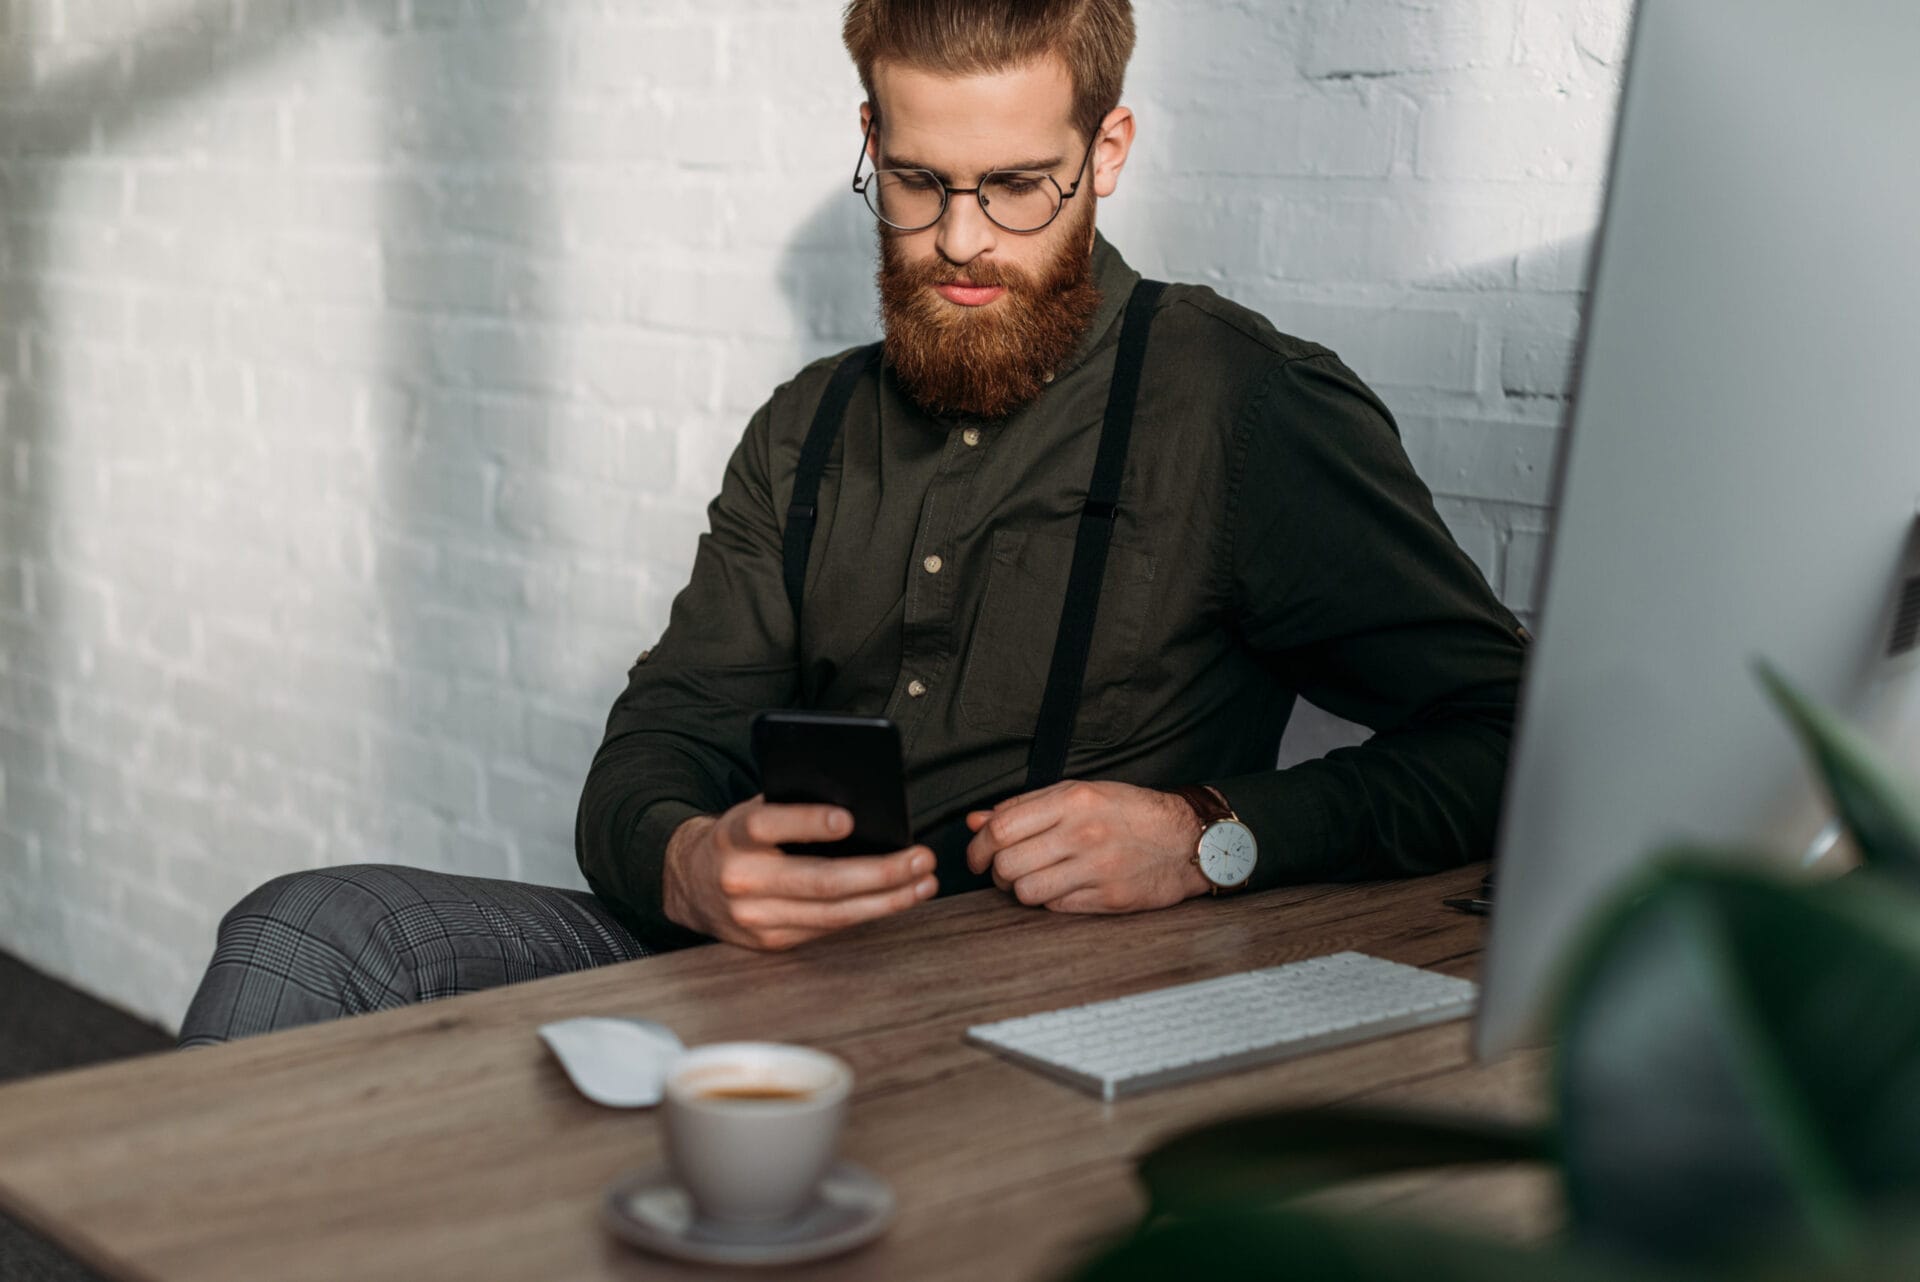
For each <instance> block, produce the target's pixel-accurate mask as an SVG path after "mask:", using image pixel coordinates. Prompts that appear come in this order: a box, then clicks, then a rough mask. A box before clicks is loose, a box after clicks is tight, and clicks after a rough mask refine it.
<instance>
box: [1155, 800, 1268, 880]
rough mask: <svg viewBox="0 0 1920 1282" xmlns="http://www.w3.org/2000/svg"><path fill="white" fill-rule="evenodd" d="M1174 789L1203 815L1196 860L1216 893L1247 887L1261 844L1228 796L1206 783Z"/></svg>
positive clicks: (1194, 810)
mask: <svg viewBox="0 0 1920 1282" xmlns="http://www.w3.org/2000/svg"><path fill="white" fill-rule="evenodd" d="M1172 791H1173V793H1174V795H1175V796H1177V797H1180V798H1181V799H1182V800H1184V801H1185V802H1186V803H1187V804H1188V805H1189V806H1192V807H1193V813H1194V814H1196V815H1198V816H1199V817H1200V840H1199V842H1198V844H1197V845H1196V846H1195V847H1194V852H1193V862H1194V863H1195V865H1197V866H1198V867H1199V869H1200V875H1201V876H1202V877H1205V878H1206V879H1207V882H1208V883H1209V884H1210V885H1211V886H1212V887H1213V893H1214V894H1216V895H1224V894H1229V893H1231V892H1233V891H1236V890H1244V889H1245V888H1246V885H1247V882H1248V880H1249V879H1250V878H1252V876H1253V865H1254V863H1255V861H1256V860H1258V859H1259V857H1260V843H1259V842H1257V841H1255V840H1254V839H1253V830H1252V829H1251V828H1249V827H1247V826H1246V825H1245V824H1244V823H1242V822H1240V816H1239V815H1236V814H1234V813H1233V807H1232V806H1230V805H1228V804H1227V799H1226V798H1225V797H1223V796H1221V795H1220V793H1219V791H1218V790H1217V789H1215V788H1213V787H1211V786H1209V785H1207V784H1201V783H1190V784H1183V785H1181V786H1180V787H1178V788H1175V789H1173V790H1172Z"/></svg>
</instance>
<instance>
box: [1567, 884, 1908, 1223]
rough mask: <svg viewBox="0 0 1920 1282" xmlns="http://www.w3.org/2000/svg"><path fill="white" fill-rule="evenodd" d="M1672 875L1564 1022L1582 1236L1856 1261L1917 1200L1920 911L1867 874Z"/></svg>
mask: <svg viewBox="0 0 1920 1282" xmlns="http://www.w3.org/2000/svg"><path fill="white" fill-rule="evenodd" d="M1666 859H1667V864H1666V866H1664V867H1662V868H1661V869H1660V870H1658V871H1657V872H1655V873H1653V874H1652V875H1651V876H1650V878H1649V879H1647V880H1645V881H1643V882H1642V883H1641V884H1640V886H1639V887H1638V888H1637V889H1636V890H1635V891H1634V892H1632V893H1630V894H1629V895H1627V896H1626V897H1625V898H1624V899H1623V900H1622V901H1621V902H1619V903H1618V904H1616V905H1615V906H1614V907H1613V908H1612V909H1610V910H1609V911H1608V913H1607V914H1606V916H1605V917H1604V918H1603V919H1602V921H1601V923H1600V924H1599V925H1598V926H1597V927H1596V929H1595V931H1594V933H1593V935H1592V937H1591V941H1592V942H1591V943H1590V945H1589V947H1588V948H1587V949H1586V950H1585V952H1584V953H1583V955H1582V958H1581V960H1580V961H1579V962H1577V963H1576V965H1575V967H1574V969H1573V971H1572V974H1573V976H1574V979H1573V981H1572V983H1571V984H1570V985H1569V988H1568V991H1567V996H1566V998H1565V1001H1564V1003H1563V1006H1562V1012H1561V1017H1560V1054H1559V1057H1558V1060H1557V1063H1556V1070H1557V1072H1556V1091H1557V1094H1558V1097H1559V1113H1560V1133H1561V1139H1562V1151H1563V1161H1564V1164H1565V1170H1564V1174H1565V1178H1566V1186H1567V1203H1568V1210H1569V1212H1570V1214H1571V1216H1572V1221H1573V1227H1574V1229H1575V1232H1576V1234H1577V1235H1578V1236H1579V1237H1580V1238H1581V1239H1582V1240H1585V1241H1589V1242H1596V1243H1600V1244H1604V1245H1605V1246H1607V1247H1609V1248H1613V1249H1616V1250H1621V1251H1626V1252H1632V1253H1635V1254H1637V1255H1640V1256H1645V1257H1651V1258H1662V1259H1666V1260H1669V1261H1702V1260H1711V1259H1720V1260H1724V1259H1728V1258H1732V1257H1734V1256H1736V1255H1738V1254H1740V1253H1742V1252H1744V1251H1746V1250H1748V1249H1750V1248H1751V1247H1752V1246H1753V1245H1754V1244H1756V1243H1777V1244H1779V1245H1780V1246H1781V1247H1782V1249H1786V1248H1795V1249H1808V1250H1811V1251H1813V1252H1815V1253H1816V1254H1817V1255H1818V1256H1820V1257H1823V1258H1826V1259H1829V1260H1837V1259H1841V1258H1844V1257H1846V1256H1848V1255H1849V1254H1851V1253H1853V1252H1855V1251H1857V1250H1859V1249H1860V1248H1861V1246H1862V1244H1863V1242H1864V1241H1865V1239H1866V1237H1867V1235H1868V1233H1867V1228H1866V1226H1867V1225H1868V1224H1869V1222H1870V1221H1871V1219H1872V1218H1873V1216H1874V1215H1875V1213H1876V1212H1878V1211H1879V1210H1881V1209H1883V1208H1884V1207H1886V1206H1889V1205H1893V1204H1896V1203H1899V1202H1903V1201H1912V1200H1915V1199H1916V1195H1920V1001H1916V997H1920V898H1916V897H1915V896H1913V895H1912V894H1911V893H1909V892H1908V891H1907V890H1906V889H1905V887H1904V886H1903V885H1902V884H1900V883H1898V882H1895V881H1892V880H1890V879H1888V878H1886V877H1884V876H1878V875H1875V874H1873V873H1871V872H1861V873H1859V874H1856V875H1854V876H1851V877H1847V878H1842V879H1835V880H1830V881H1822V882H1805V883H1787V882H1782V881H1779V880H1776V879H1773V878H1770V877H1765V876H1761V875H1759V874H1756V873H1753V872H1749V871H1744V870H1742V869H1739V868H1734V867H1730V866H1726V864H1725V859H1726V857H1725V855H1724V854H1719V855H1713V854H1711V852H1685V851H1678V852H1671V853H1670V854H1669V855H1668V856H1667V857H1666ZM1709 859H1710V860H1712V861H1713V862H1708V860H1709ZM1716 864H1718V866H1716Z"/></svg>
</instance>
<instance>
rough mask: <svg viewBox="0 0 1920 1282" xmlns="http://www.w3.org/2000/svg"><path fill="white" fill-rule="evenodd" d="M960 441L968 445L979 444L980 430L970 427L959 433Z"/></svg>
mask: <svg viewBox="0 0 1920 1282" xmlns="http://www.w3.org/2000/svg"><path fill="white" fill-rule="evenodd" d="M960 439H961V440H963V441H965V442H966V443H967V444H969V445H978V444H979V443H980V429H979V428H977V427H970V428H968V429H967V430H966V431H964V432H962V433H960Z"/></svg>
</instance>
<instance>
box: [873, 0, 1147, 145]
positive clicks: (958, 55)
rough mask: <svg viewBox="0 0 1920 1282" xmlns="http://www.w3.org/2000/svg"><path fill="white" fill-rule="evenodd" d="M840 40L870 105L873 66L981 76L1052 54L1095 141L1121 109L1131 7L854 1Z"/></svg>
mask: <svg viewBox="0 0 1920 1282" xmlns="http://www.w3.org/2000/svg"><path fill="white" fill-rule="evenodd" d="M841 35H842V37H843V38H844V39H845V40H846V43H847V52H848V53H850V54H852V55H853V62H854V65H855V66H856V67H858V68H859V69H860V83H861V84H862V85H864V86H866V90H867V98H868V99H869V100H872V99H873V96H874V94H873V65H874V63H876V62H881V61H891V62H901V63H905V64H906V65H908V66H912V67H919V68H922V69H924V70H927V71H938V72H943V73H946V74H948V75H977V74H979V73H981V72H989V71H1004V70H1006V69H1007V68H1008V67H1016V66H1019V65H1021V64H1022V63H1026V62H1030V61H1032V60H1033V59H1035V58H1039V57H1042V56H1044V55H1046V54H1053V55H1055V56H1057V57H1058V58H1059V59H1060V60H1061V61H1062V62H1064V63H1065V64H1066V65H1067V72H1068V74H1069V75H1070V76H1072V78H1073V123H1074V125H1075V126H1076V127H1078V128H1079V129H1081V130H1084V131H1085V132H1086V134H1087V135H1088V137H1092V135H1093V133H1094V131H1095V130H1097V129H1098V128H1099V127H1100V122H1101V121H1102V120H1104V119H1106V116H1107V113H1108V112H1110V111H1112V110H1113V109H1114V108H1115V107H1116V106H1118V105H1119V104H1120V86H1121V83H1122V82H1123V81H1124V80H1125V79H1126V75H1127V59H1129V58H1131V57H1132V56H1133V6H1132V5H1131V4H1130V3H1129V2H1128V0H850V2H849V3H848V5H847V9H846V14H845V20H844V22H843V24H842V26H841ZM875 105H876V107H877V106H878V104H877V103H876V104H875Z"/></svg>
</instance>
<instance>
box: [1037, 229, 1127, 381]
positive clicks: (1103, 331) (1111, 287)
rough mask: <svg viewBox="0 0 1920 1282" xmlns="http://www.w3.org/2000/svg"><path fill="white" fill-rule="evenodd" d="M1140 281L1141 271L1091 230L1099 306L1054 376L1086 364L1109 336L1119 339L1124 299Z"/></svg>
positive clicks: (1113, 339) (1112, 339) (1094, 279)
mask: <svg viewBox="0 0 1920 1282" xmlns="http://www.w3.org/2000/svg"><path fill="white" fill-rule="evenodd" d="M1139 281H1140V273H1139V272H1137V271H1135V270H1133V268H1131V267H1129V266H1127V260H1126V259H1124V258H1122V257H1120V251H1119V250H1117V249H1115V248H1114V247H1113V246H1112V245H1111V244H1109V243H1108V242H1107V238H1106V237H1105V236H1102V235H1101V234H1100V233H1099V231H1097V230H1096V231H1095V232H1094V233H1093V283H1094V284H1095V286H1097V287H1098V288H1099V290H1100V307H1099V310H1097V311H1095V312H1094V314H1093V320H1092V322H1091V323H1090V324H1088V326H1087V332H1086V333H1085V334H1083V335H1081V336H1080V345H1079V346H1078V347H1076V348H1075V349H1074V352H1073V355H1072V356H1069V357H1068V358H1067V359H1066V360H1065V361H1063V362H1062V363H1061V365H1060V368H1059V369H1057V370H1055V371H1054V377H1055V378H1056V379H1058V378H1060V377H1062V376H1064V375H1066V374H1068V373H1070V372H1071V371H1073V370H1075V369H1078V368H1079V367H1080V366H1082V365H1084V364H1086V362H1087V359H1088V358H1089V357H1091V356H1092V355H1093V354H1094V353H1095V352H1097V351H1099V350H1100V349H1101V348H1102V347H1104V346H1106V345H1107V343H1108V341H1109V340H1111V341H1114V342H1118V341H1119V338H1118V334H1119V330H1118V326H1119V324H1120V313H1121V312H1123V311H1125V310H1126V307H1127V299H1128V297H1129V296H1131V295H1132V293H1133V287H1134V286H1135V285H1136V284H1138V283H1139Z"/></svg>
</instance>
